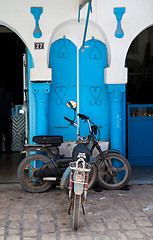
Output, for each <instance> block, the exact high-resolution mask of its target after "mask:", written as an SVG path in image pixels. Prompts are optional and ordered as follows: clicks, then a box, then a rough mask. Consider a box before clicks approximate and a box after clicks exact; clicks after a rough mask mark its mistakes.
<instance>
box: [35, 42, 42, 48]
mask: <svg viewBox="0 0 153 240" xmlns="http://www.w3.org/2000/svg"><path fill="white" fill-rule="evenodd" d="M34 49H35V50H39V49H44V42H37V43H36V42H35V43H34Z"/></svg>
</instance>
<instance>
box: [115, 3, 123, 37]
mask: <svg viewBox="0 0 153 240" xmlns="http://www.w3.org/2000/svg"><path fill="white" fill-rule="evenodd" d="M124 13H125V7H121V8H114V14H115V16H116V20H117V28H116V31H115V37H117V38H122V37H123V36H124V32H123V29H122V27H121V20H122V17H123V14H124Z"/></svg>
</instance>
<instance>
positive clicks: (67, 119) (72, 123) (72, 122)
mask: <svg viewBox="0 0 153 240" xmlns="http://www.w3.org/2000/svg"><path fill="white" fill-rule="evenodd" d="M64 119H65V120H66V121H68V122H70V123H71V125H74V121H72V120H71V119H69V118H67V117H64Z"/></svg>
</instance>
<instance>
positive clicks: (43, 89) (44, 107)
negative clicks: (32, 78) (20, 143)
mask: <svg viewBox="0 0 153 240" xmlns="http://www.w3.org/2000/svg"><path fill="white" fill-rule="evenodd" d="M32 92H33V93H34V97H35V103H36V135H47V134H48V98H49V93H50V83H32Z"/></svg>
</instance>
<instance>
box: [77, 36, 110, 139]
mask: <svg viewBox="0 0 153 240" xmlns="http://www.w3.org/2000/svg"><path fill="white" fill-rule="evenodd" d="M85 46H88V47H85V49H84V51H82V49H80V52H79V59H80V66H79V68H80V90H79V91H80V113H84V114H86V115H87V116H89V117H90V118H91V120H92V121H93V122H95V123H96V124H97V125H98V126H99V128H100V131H101V140H109V105H108V93H107V87H106V85H105V83H104V68H105V67H107V50H106V46H105V44H104V43H102V42H101V41H99V40H96V39H94V38H92V39H91V40H89V41H87V42H86V44H85ZM80 126H81V129H80V133H81V136H86V135H87V134H88V129H87V126H86V124H85V123H84V122H82V121H81V120H80Z"/></svg>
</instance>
